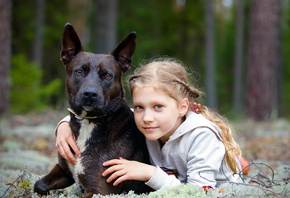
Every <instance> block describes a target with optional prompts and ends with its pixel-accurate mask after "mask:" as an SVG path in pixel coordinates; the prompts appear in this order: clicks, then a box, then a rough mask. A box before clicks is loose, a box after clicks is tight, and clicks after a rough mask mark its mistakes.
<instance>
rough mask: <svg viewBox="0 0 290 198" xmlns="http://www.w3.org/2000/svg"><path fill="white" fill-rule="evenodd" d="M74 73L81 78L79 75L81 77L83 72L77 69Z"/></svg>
mask: <svg viewBox="0 0 290 198" xmlns="http://www.w3.org/2000/svg"><path fill="white" fill-rule="evenodd" d="M75 73H76V74H77V75H78V76H81V75H83V73H84V72H83V70H81V69H78V70H76V71H75Z"/></svg>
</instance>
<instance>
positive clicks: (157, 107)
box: [155, 105, 163, 109]
mask: <svg viewBox="0 0 290 198" xmlns="http://www.w3.org/2000/svg"><path fill="white" fill-rule="evenodd" d="M162 107H163V106H162V105H156V106H155V108H156V109H162Z"/></svg>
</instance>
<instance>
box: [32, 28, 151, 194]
mask: <svg viewBox="0 0 290 198" xmlns="http://www.w3.org/2000/svg"><path fill="white" fill-rule="evenodd" d="M135 47H136V33H135V32H132V33H130V34H129V35H128V36H127V37H126V38H125V39H124V40H122V41H121V42H120V43H119V44H118V46H117V47H116V48H115V49H114V50H113V51H112V52H111V53H110V54H94V53H90V52H85V51H84V50H83V47H82V44H81V41H80V39H79V37H78V35H77V33H76V32H75V30H74V28H73V26H72V25H71V24H69V23H67V24H66V25H65V28H64V32H63V37H62V49H61V54H60V60H61V61H62V63H63V65H64V66H65V70H66V90H67V96H68V100H69V105H70V108H69V111H70V115H71V120H70V122H69V124H70V127H71V129H72V132H73V135H74V136H75V138H76V141H77V145H78V147H79V149H80V151H81V154H82V157H81V158H78V159H77V163H76V164H75V165H71V164H69V163H68V162H67V161H66V160H65V159H64V158H63V157H61V156H60V154H58V164H56V165H55V166H54V168H53V169H52V170H51V171H50V172H49V173H48V174H47V175H46V176H44V177H43V178H41V179H40V180H38V181H37V182H36V183H35V185H34V191H35V192H37V193H39V194H41V195H47V194H49V191H50V190H55V189H62V188H65V187H68V186H70V185H72V184H74V183H75V182H76V183H78V184H79V185H80V187H81V188H82V189H83V190H84V192H85V194H86V197H92V196H93V194H101V195H108V194H120V193H122V192H128V191H130V190H133V191H134V192H135V193H146V192H149V191H151V189H150V188H149V187H147V186H146V185H145V184H144V182H140V181H125V182H122V183H121V184H119V185H118V186H113V185H112V184H111V183H107V182H106V179H107V178H105V177H103V176H102V173H103V171H104V170H105V169H106V167H103V165H102V164H103V162H105V161H107V160H111V159H116V158H119V157H122V158H124V159H128V160H136V161H140V162H143V163H147V164H149V155H148V151H147V147H146V142H145V137H144V136H143V134H142V133H141V132H140V131H139V130H138V129H137V127H136V125H135V122H134V117H133V113H132V111H131V110H130V108H129V106H128V104H127V103H126V101H125V98H124V88H123V85H122V76H123V74H124V73H125V72H126V71H127V70H128V69H129V68H130V66H131V61H132V56H133V53H134V51H135ZM72 152H73V151H72ZM112 183H113V182H112Z"/></svg>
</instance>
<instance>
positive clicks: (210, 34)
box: [205, 0, 217, 108]
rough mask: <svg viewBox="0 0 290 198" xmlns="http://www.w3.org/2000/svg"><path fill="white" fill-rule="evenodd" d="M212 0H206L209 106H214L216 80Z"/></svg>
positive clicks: (215, 101)
mask: <svg viewBox="0 0 290 198" xmlns="http://www.w3.org/2000/svg"><path fill="white" fill-rule="evenodd" d="M213 6H214V4H213V1H212V0H206V2H205V13H206V14H205V15H206V60H205V61H206V99H207V100H206V101H207V105H208V106H209V107H211V108H215V107H216V103H217V99H216V86H215V84H216V80H215V53H214V51H215V42H214V32H215V31H214V29H215V28H214V12H213Z"/></svg>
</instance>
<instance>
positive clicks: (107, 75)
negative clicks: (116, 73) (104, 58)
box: [104, 73, 112, 80]
mask: <svg viewBox="0 0 290 198" xmlns="http://www.w3.org/2000/svg"><path fill="white" fill-rule="evenodd" d="M104 78H105V79H107V80H109V79H111V78H112V76H111V75H110V74H108V73H107V74H105V75H104Z"/></svg>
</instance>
